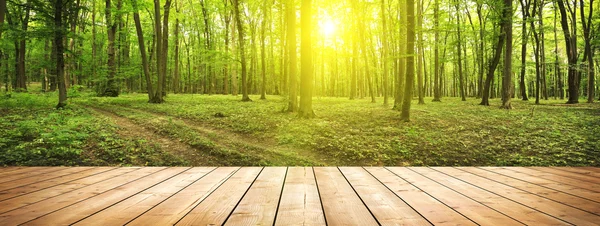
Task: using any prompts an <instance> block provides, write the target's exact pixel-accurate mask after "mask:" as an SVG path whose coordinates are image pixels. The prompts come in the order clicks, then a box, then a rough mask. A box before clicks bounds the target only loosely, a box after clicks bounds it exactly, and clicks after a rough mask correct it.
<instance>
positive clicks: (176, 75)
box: [173, 2, 180, 93]
mask: <svg viewBox="0 0 600 226" xmlns="http://www.w3.org/2000/svg"><path fill="white" fill-rule="evenodd" d="M177 3H178V2H175V10H176V12H177V14H179V4H177ZM174 35H175V53H174V54H175V56H174V57H175V64H174V65H173V67H174V69H173V93H179V92H180V88H179V83H180V78H179V77H180V75H179V17H177V18H176V19H175V32H174Z"/></svg>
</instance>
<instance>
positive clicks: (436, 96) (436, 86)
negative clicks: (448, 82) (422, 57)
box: [433, 0, 442, 102]
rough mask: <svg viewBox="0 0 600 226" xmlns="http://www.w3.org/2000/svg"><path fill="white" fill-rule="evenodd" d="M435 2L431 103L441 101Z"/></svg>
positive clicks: (436, 7) (437, 17)
mask: <svg viewBox="0 0 600 226" xmlns="http://www.w3.org/2000/svg"><path fill="white" fill-rule="evenodd" d="M434 1H435V2H434V3H433V4H434V5H433V30H434V41H433V54H434V55H433V58H434V59H433V62H434V63H433V64H434V66H433V71H434V72H433V76H434V79H433V102H440V101H441V100H442V99H441V93H440V91H441V89H440V87H441V84H440V81H441V78H440V59H439V47H438V42H439V41H440V40H439V36H440V31H439V24H440V15H439V11H440V2H439V0H434Z"/></svg>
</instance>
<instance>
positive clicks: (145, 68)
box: [132, 1, 154, 102]
mask: <svg viewBox="0 0 600 226" xmlns="http://www.w3.org/2000/svg"><path fill="white" fill-rule="evenodd" d="M132 2H133V10H134V11H133V21H134V22H135V31H136V33H137V39H138V45H139V49H140V55H141V58H142V68H143V72H144V77H145V78H146V89H147V92H148V101H149V102H152V99H153V97H154V90H153V88H152V87H153V86H152V78H151V77H150V66H149V65H150V64H149V63H148V57H147V56H146V47H145V42H144V32H143V31H142V24H141V22H140V14H139V13H138V8H137V4H136V3H137V1H132Z"/></svg>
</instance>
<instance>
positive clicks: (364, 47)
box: [358, 13, 375, 103]
mask: <svg viewBox="0 0 600 226" xmlns="http://www.w3.org/2000/svg"><path fill="white" fill-rule="evenodd" d="M361 17H362V18H363V19H364V18H365V17H364V13H361ZM362 25H363V26H361V27H365V26H364V24H362ZM358 33H359V36H360V48H361V51H362V53H363V58H364V59H365V77H366V79H367V86H368V89H369V96H370V97H371V103H375V91H374V90H373V82H372V80H371V77H372V76H371V72H370V70H369V58H368V54H367V45H366V42H367V37H366V36H365V34H364V29H360V30H359V32H358Z"/></svg>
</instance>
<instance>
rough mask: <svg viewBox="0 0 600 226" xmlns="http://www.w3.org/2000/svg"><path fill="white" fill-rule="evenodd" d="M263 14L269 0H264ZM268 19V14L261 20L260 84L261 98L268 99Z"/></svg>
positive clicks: (265, 11) (265, 12)
mask: <svg viewBox="0 0 600 226" xmlns="http://www.w3.org/2000/svg"><path fill="white" fill-rule="evenodd" d="M262 8H263V14H264V15H266V14H267V1H263V7H262ZM267 19H268V16H264V17H263V18H262V22H261V32H260V59H261V61H260V62H261V63H260V64H261V75H262V84H261V86H260V99H261V100H266V99H267V97H266V95H267V73H266V66H267V65H266V60H267V59H266V56H265V55H266V52H265V39H266V37H265V32H266V30H267V28H266V26H267Z"/></svg>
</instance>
